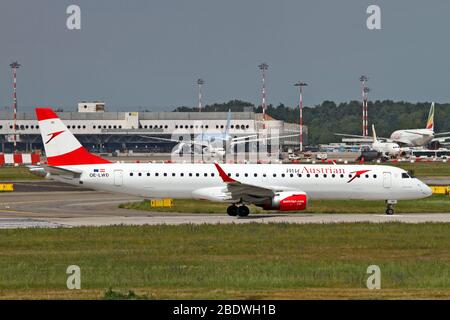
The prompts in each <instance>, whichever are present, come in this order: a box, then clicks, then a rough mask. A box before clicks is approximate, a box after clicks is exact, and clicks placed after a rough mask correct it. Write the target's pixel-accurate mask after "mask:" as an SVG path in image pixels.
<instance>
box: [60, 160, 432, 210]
mask: <svg viewBox="0 0 450 320" xmlns="http://www.w3.org/2000/svg"><path fill="white" fill-rule="evenodd" d="M221 167H222V168H223V170H224V171H225V172H226V173H227V174H228V175H229V176H230V177H231V178H232V179H234V180H236V181H239V182H241V183H245V184H249V185H254V186H260V187H268V188H270V189H272V190H283V191H286V190H294V191H298V190H300V191H303V192H305V193H306V194H307V196H308V198H310V199H365V200H402V199H417V198H424V197H427V196H429V195H431V190H430V188H429V187H428V186H426V185H425V184H424V183H422V182H421V181H420V180H418V179H415V178H411V177H409V176H408V175H407V173H406V171H404V170H403V169H400V168H396V167H390V166H381V165H376V166H371V165H288V164H223V165H221ZM61 168H65V169H69V170H73V171H78V172H80V173H81V176H80V179H79V181H80V183H82V184H83V186H86V187H89V188H93V189H97V190H105V191H111V192H116V193H125V194H131V195H139V196H142V197H147V198H160V197H169V198H194V199H209V200H216V201H224V202H226V201H231V200H230V199H228V198H227V197H226V196H225V195H226V194H227V190H226V183H224V182H223V180H222V178H221V177H220V176H219V173H218V171H217V170H216V168H215V166H214V164H175V163H173V164H162V163H161V164H156V163H111V164H98V165H76V166H65V167H61ZM357 172H359V173H360V176H359V177H355V174H356V173H357ZM405 174H406V175H405ZM77 183H78V182H77Z"/></svg>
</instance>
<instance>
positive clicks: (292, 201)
mask: <svg viewBox="0 0 450 320" xmlns="http://www.w3.org/2000/svg"><path fill="white" fill-rule="evenodd" d="M307 204H308V197H307V196H306V193H304V192H303V191H284V192H279V193H277V194H276V195H275V197H273V198H272V201H271V202H270V203H265V204H263V205H262V208H263V209H264V210H280V211H299V210H305V209H306V205H307Z"/></svg>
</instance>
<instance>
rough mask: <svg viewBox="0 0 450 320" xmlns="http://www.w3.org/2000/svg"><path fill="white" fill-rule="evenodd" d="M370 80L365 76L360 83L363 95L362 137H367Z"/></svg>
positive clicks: (361, 77)
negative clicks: (367, 89) (367, 94)
mask: <svg viewBox="0 0 450 320" xmlns="http://www.w3.org/2000/svg"><path fill="white" fill-rule="evenodd" d="M367 80H369V78H368V77H367V76H365V75H362V76H360V77H359V81H360V82H361V95H362V135H363V136H364V137H365V136H366V131H367V130H366V126H367V124H366V92H365V90H366V82H367Z"/></svg>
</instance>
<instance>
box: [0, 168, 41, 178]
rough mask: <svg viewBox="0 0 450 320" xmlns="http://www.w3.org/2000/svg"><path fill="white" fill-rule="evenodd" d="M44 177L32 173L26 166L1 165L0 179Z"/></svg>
mask: <svg viewBox="0 0 450 320" xmlns="http://www.w3.org/2000/svg"><path fill="white" fill-rule="evenodd" d="M42 179H44V178H43V177H39V176H37V175H34V174H32V173H31V172H30V170H28V168H26V167H0V181H15V180H42Z"/></svg>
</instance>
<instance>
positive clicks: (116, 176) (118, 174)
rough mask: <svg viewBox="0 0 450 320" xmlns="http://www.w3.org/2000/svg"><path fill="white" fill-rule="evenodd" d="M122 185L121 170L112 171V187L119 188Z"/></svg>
mask: <svg viewBox="0 0 450 320" xmlns="http://www.w3.org/2000/svg"><path fill="white" fill-rule="evenodd" d="M122 183H123V170H114V185H115V186H121V185H122Z"/></svg>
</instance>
